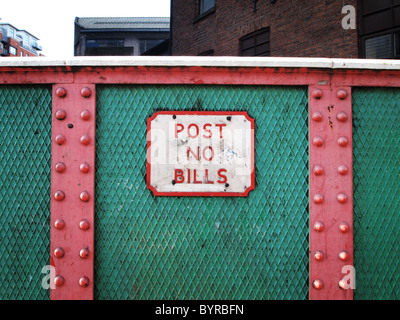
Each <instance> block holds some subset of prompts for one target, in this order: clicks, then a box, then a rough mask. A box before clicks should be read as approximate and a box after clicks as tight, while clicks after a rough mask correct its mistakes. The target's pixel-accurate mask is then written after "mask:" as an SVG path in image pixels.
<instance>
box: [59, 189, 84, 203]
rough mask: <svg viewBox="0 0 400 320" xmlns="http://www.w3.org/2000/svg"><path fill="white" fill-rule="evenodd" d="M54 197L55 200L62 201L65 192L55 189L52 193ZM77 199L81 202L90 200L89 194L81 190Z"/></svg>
mask: <svg viewBox="0 0 400 320" xmlns="http://www.w3.org/2000/svg"><path fill="white" fill-rule="evenodd" d="M54 199H55V200H57V201H62V200H64V199H65V193H64V191H62V190H57V191H56V192H55V193H54ZM79 199H80V200H81V201H83V202H88V201H89V200H90V195H89V192H87V191H82V192H81V194H80V195H79Z"/></svg>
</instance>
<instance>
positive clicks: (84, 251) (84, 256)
mask: <svg viewBox="0 0 400 320" xmlns="http://www.w3.org/2000/svg"><path fill="white" fill-rule="evenodd" d="M79 256H80V257H81V258H82V259H87V257H88V256H89V250H88V249H87V248H82V249H81V250H80V251H79Z"/></svg>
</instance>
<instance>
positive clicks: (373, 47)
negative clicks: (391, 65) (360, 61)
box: [360, 0, 400, 59]
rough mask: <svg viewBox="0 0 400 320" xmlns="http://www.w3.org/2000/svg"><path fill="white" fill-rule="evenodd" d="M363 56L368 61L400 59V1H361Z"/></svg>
mask: <svg viewBox="0 0 400 320" xmlns="http://www.w3.org/2000/svg"><path fill="white" fill-rule="evenodd" d="M360 13H361V18H360V20H361V23H360V38H361V42H360V43H361V54H362V56H363V57H364V58H367V59H400V43H399V40H400V38H399V35H400V1H399V0H381V1H376V0H360Z"/></svg>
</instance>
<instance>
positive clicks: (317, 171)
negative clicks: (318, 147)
mask: <svg viewBox="0 0 400 320" xmlns="http://www.w3.org/2000/svg"><path fill="white" fill-rule="evenodd" d="M313 172H314V174H315V175H316V176H320V175H322V174H323V173H324V168H322V167H321V166H319V165H316V166H314V169H313Z"/></svg>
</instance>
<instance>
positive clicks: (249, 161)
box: [147, 111, 254, 196]
mask: <svg viewBox="0 0 400 320" xmlns="http://www.w3.org/2000/svg"><path fill="white" fill-rule="evenodd" d="M147 129H148V134H147V139H148V150H147V186H148V188H149V189H151V190H152V191H153V193H154V195H159V196H168V195H170V196H247V195H248V193H249V192H250V191H251V190H252V189H254V120H253V119H252V118H250V117H249V116H248V114H247V113H246V112H200V111H199V112H189V111H187V112H185V111H176V112H173V111H167V112H158V113H155V114H154V115H153V116H152V117H151V118H149V119H148V123H147Z"/></svg>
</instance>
